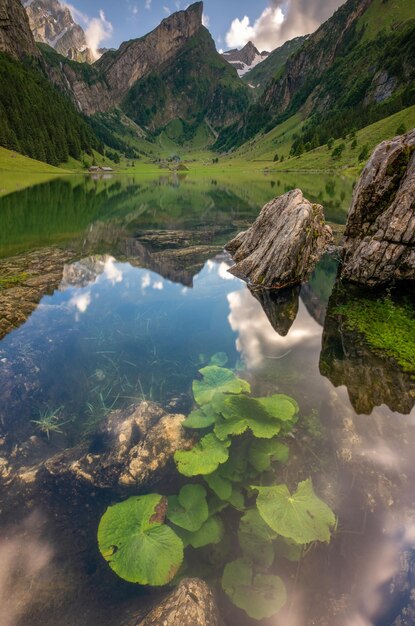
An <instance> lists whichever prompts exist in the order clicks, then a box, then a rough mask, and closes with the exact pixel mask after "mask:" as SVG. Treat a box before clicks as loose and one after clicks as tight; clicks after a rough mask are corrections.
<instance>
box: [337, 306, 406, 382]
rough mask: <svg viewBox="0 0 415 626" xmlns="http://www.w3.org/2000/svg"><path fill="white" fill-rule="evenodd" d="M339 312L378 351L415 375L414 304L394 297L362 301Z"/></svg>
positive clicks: (348, 325) (338, 310)
mask: <svg viewBox="0 0 415 626" xmlns="http://www.w3.org/2000/svg"><path fill="white" fill-rule="evenodd" d="M336 313H340V314H341V315H344V316H345V318H346V320H345V326H346V328H349V329H350V330H357V331H358V332H360V333H362V334H363V335H364V336H365V339H366V341H367V342H368V344H369V345H370V346H371V347H372V348H373V349H374V350H375V351H376V352H379V353H382V354H386V355H387V356H390V357H391V358H393V359H394V360H395V361H396V362H397V363H398V364H399V365H400V367H402V369H403V370H404V371H406V372H409V373H411V374H413V375H415V313H414V310H413V308H412V307H411V306H410V305H408V304H397V303H394V302H393V301H392V299H391V298H390V297H385V298H384V299H382V300H370V299H367V298H361V299H354V300H350V302H348V303H347V304H344V305H341V306H339V307H338V308H337V309H336Z"/></svg>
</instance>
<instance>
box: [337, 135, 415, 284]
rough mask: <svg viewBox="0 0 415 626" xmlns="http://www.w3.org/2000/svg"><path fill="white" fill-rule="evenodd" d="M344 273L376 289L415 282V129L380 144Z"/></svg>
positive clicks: (356, 200)
mask: <svg viewBox="0 0 415 626" xmlns="http://www.w3.org/2000/svg"><path fill="white" fill-rule="evenodd" d="M341 275H342V278H345V279H347V280H350V281H352V282H356V283H361V284H365V285H370V286H374V285H379V284H382V283H388V282H391V281H394V280H415V130H412V131H410V132H409V133H406V134H405V135H401V136H399V137H395V138H394V139H392V140H390V141H383V142H382V143H381V144H379V145H378V147H377V148H376V150H375V151H374V153H373V155H372V157H371V158H370V160H369V162H368V163H367V165H366V167H365V169H364V170H363V173H362V176H361V178H360V180H359V183H358V184H357V186H356V188H355V191H354V195H353V200H352V206H351V208H350V211H349V217H348V221H347V227H346V233H345V245H344V249H343V268H342V272H341Z"/></svg>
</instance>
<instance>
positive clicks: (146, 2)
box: [144, 0, 152, 11]
mask: <svg viewBox="0 0 415 626" xmlns="http://www.w3.org/2000/svg"><path fill="white" fill-rule="evenodd" d="M151 2H152V0H145V3H144V6H145V8H146V9H147V11H150V9H151Z"/></svg>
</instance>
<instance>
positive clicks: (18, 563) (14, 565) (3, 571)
mask: <svg viewBox="0 0 415 626" xmlns="http://www.w3.org/2000/svg"><path fill="white" fill-rule="evenodd" d="M38 522H39V519H38V516H36V515H31V516H30V517H29V518H28V519H27V520H26V521H25V522H24V523H23V524H22V525H21V526H20V527H18V528H17V529H16V530H14V531H12V532H9V533H7V534H5V536H3V537H2V538H0V607H1V608H0V611H1V613H0V622H1V626H17V625H18V624H19V623H20V619H21V618H22V616H23V615H24V613H25V612H26V610H27V608H28V607H29V606H30V604H31V602H32V601H33V599H35V597H36V583H37V581H38V580H39V577H40V576H41V575H42V573H43V572H44V571H45V570H46V569H47V567H48V565H49V564H50V562H51V560H52V557H53V551H52V549H51V547H50V546H49V545H48V544H47V543H45V542H44V541H41V540H39V539H38V538H37V537H36V536H34V534H33V527H34V526H36V523H38Z"/></svg>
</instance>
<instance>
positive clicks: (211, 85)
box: [122, 27, 250, 141]
mask: <svg viewBox="0 0 415 626" xmlns="http://www.w3.org/2000/svg"><path fill="white" fill-rule="evenodd" d="M249 104H250V94H249V88H248V87H247V86H246V85H245V84H244V83H243V82H242V81H241V80H240V79H239V77H238V75H237V73H236V71H235V69H233V68H232V67H231V66H230V65H229V64H228V63H227V62H226V61H225V60H224V59H223V58H222V57H221V56H220V55H219V54H218V53H217V51H216V48H215V44H214V42H213V39H212V37H211V36H210V34H209V32H208V31H207V30H206V29H205V28H204V27H202V28H201V29H200V30H199V31H198V32H197V33H196V34H195V35H193V36H192V37H191V38H190V39H189V41H188V42H187V44H186V45H185V46H184V48H183V49H182V50H181V51H180V52H179V53H178V54H177V55H176V56H175V57H174V58H173V59H171V60H169V61H168V62H166V63H165V64H164V65H163V67H162V68H161V69H160V70H158V71H156V72H152V73H151V74H149V75H148V76H146V77H145V78H143V79H142V80H139V81H138V82H137V83H136V84H135V85H134V86H133V87H132V89H130V91H129V93H128V94H127V96H126V98H125V99H124V101H123V103H122V109H123V110H124V112H125V113H126V114H127V115H128V116H129V117H130V118H131V119H132V120H134V122H136V123H137V124H138V125H139V126H141V127H143V128H146V129H148V130H149V131H151V132H153V133H154V132H157V131H159V130H160V129H163V128H165V127H167V126H168V125H169V124H171V123H172V122H173V121H174V120H181V129H180V128H179V127H178V125H177V124H176V125H175V130H176V133H175V134H176V136H175V137H174V139H175V140H176V141H177V140H179V139H180V137H179V136H177V133H179V135H180V136H181V138H182V139H183V140H186V139H187V140H188V139H190V138H191V137H193V135H194V134H195V132H196V131H197V129H199V127H200V125H201V124H202V123H203V122H204V120H205V119H206V120H207V122H208V124H209V125H211V127H212V132H213V133H214V132H215V131H216V130H219V129H221V128H223V127H224V126H226V125H227V124H230V123H232V122H234V121H235V119H238V118H239V117H240V116H241V114H242V113H243V111H244V110H246V108H247V107H248V106H249ZM199 132H200V131H199Z"/></svg>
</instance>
